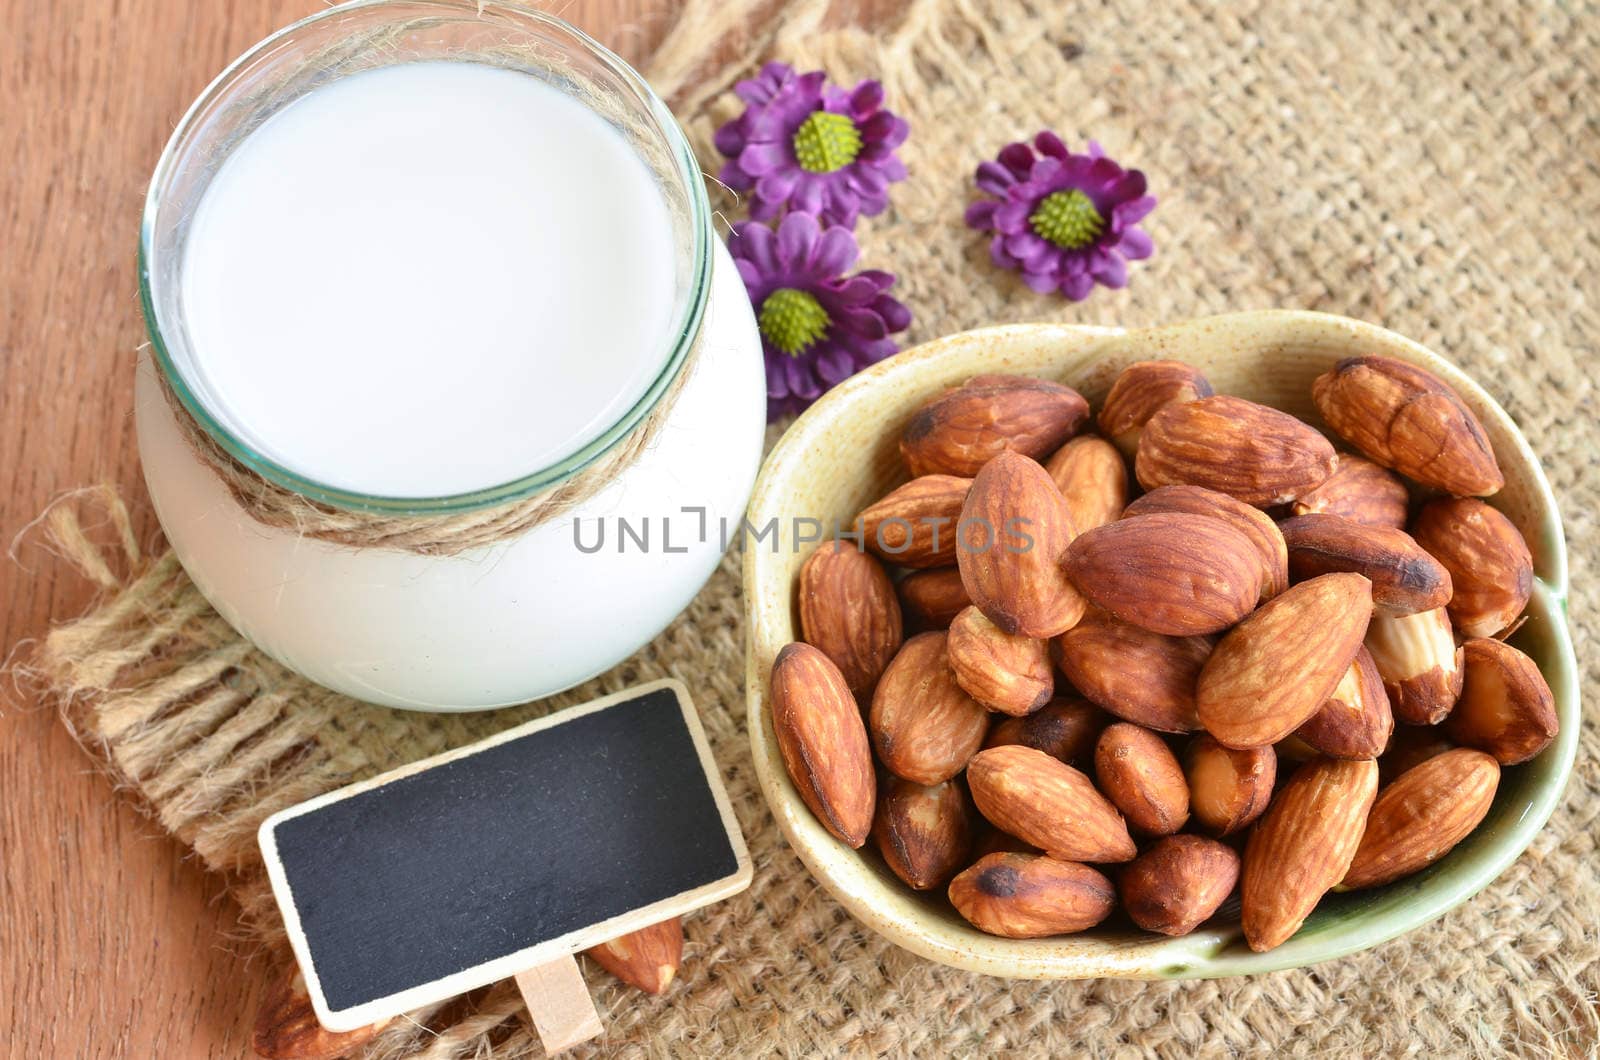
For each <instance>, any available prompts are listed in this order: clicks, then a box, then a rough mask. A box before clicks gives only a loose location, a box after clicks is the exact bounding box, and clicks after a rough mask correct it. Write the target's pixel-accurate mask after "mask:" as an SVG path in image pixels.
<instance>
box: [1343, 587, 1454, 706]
mask: <svg viewBox="0 0 1600 1060" xmlns="http://www.w3.org/2000/svg"><path fill="white" fill-rule="evenodd" d="M1366 644H1367V650H1368V651H1370V652H1371V653H1372V661H1373V664H1374V665H1375V666H1377V668H1378V675H1379V676H1380V677H1382V678H1383V687H1384V689H1385V690H1386V691H1387V692H1388V693H1389V704H1390V706H1392V707H1393V708H1394V716H1395V719H1396V720H1397V721H1401V722H1404V723H1405V724H1407V725H1437V724H1438V723H1439V722H1440V721H1442V720H1443V719H1444V717H1445V715H1447V714H1449V713H1450V710H1451V708H1453V707H1454V706H1455V705H1456V700H1457V698H1459V697H1460V695H1461V649H1460V648H1457V647H1456V638H1455V634H1454V633H1452V632H1451V630H1450V616H1449V615H1448V614H1446V613H1445V609H1444V608H1442V607H1440V608H1436V609H1434V610H1432V611H1419V612H1418V613H1417V614H1414V615H1389V614H1384V613H1383V612H1377V613H1374V614H1373V616H1372V623H1371V625H1369V626H1368V627H1367V640H1366Z"/></svg>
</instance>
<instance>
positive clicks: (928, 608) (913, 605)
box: [897, 567, 972, 633]
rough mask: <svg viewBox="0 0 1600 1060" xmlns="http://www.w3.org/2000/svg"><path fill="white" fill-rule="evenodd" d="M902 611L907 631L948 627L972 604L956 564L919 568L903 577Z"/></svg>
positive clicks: (901, 586) (919, 631)
mask: <svg viewBox="0 0 1600 1060" xmlns="http://www.w3.org/2000/svg"><path fill="white" fill-rule="evenodd" d="M897 588H898V591H899V593H900V612H901V614H902V616H903V617H904V621H905V626H906V629H907V631H908V632H917V633H921V632H924V631H926V630H930V629H947V628H948V627H949V625H950V623H951V621H953V620H954V619H955V617H956V616H957V615H959V614H960V613H961V611H962V609H963V608H965V607H968V606H970V605H971V604H972V599H971V598H970V597H969V596H967V587H966V586H965V585H962V584H961V571H960V570H959V569H957V568H955V567H939V568H937V569H935V570H919V571H916V572H915V573H912V574H908V575H906V576H905V577H904V578H902V579H900V584H899V586H898V587H897Z"/></svg>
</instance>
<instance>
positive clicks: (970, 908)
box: [950, 853, 1117, 939]
mask: <svg viewBox="0 0 1600 1060" xmlns="http://www.w3.org/2000/svg"><path fill="white" fill-rule="evenodd" d="M1116 898H1117V896H1116V892H1115V891H1114V890H1112V888H1111V881H1110V880H1108V879H1106V878H1105V877H1104V876H1102V875H1101V874H1100V873H1098V872H1096V871H1095V870H1094V869H1091V868H1090V867H1089V866H1087V865H1079V864H1076V863H1074V862H1070V861H1057V860H1056V859H1055V858H1047V857H1040V856H1039V855H1037V854H1011V853H996V854H988V855H985V856H984V857H983V858H982V859H981V860H980V861H978V863H977V864H975V865H973V866H972V867H971V868H969V869H967V870H966V871H965V872H963V873H962V874H961V875H959V876H957V877H956V878H955V879H953V880H951V881H950V904H951V905H953V906H955V907H956V912H958V913H960V914H961V915H962V916H964V917H966V919H967V921H968V923H970V924H972V926H973V927H975V928H977V929H978V930H979V931H985V932H988V933H989V934H991V935H1002V936H1004V937H1005V938H1010V939H1035V938H1043V937H1045V936H1048V935H1066V934H1070V933H1071V932H1074V931H1083V930H1085V929H1087V928H1092V927H1094V926H1095V925H1096V924H1098V923H1100V921H1102V920H1104V919H1105V918H1106V917H1108V916H1110V915H1111V910H1112V909H1113V908H1114V907H1115V906H1116Z"/></svg>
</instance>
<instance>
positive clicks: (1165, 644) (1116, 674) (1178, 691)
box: [1056, 611, 1212, 732]
mask: <svg viewBox="0 0 1600 1060" xmlns="http://www.w3.org/2000/svg"><path fill="white" fill-rule="evenodd" d="M1056 644H1057V645H1058V646H1059V647H1060V649H1061V669H1062V671H1063V672H1065V673H1066V675H1067V679H1068V680H1069V681H1071V682H1072V687H1074V688H1076V689H1077V690H1078V691H1080V692H1082V693H1083V694H1084V695H1085V696H1087V697H1088V698H1089V699H1091V700H1093V701H1094V702H1095V704H1097V705H1098V706H1100V707H1102V708H1103V709H1105V710H1107V711H1109V712H1110V713H1112V714H1115V715H1116V716H1117V717H1119V718H1122V719H1123V720H1125V721H1131V722H1135V723H1136V724H1139V725H1143V726H1145V727H1146V728H1149V729H1157V730H1159V731H1161V732H1193V731H1194V730H1195V729H1198V728H1199V727H1200V719H1199V717H1198V716H1197V715H1196V714H1195V705H1194V690H1195V684H1196V682H1197V681H1198V680H1199V678H1200V668H1201V667H1202V666H1204V665H1205V662H1206V659H1207V658H1209V657H1210V655H1211V646H1212V641H1211V638H1209V637H1168V636H1165V635H1163V634H1161V633H1152V632H1150V631H1149V630H1147V629H1140V628H1139V627H1138V626H1135V625H1132V624H1130V623H1128V622H1124V621H1122V620H1121V619H1119V618H1116V617H1115V616H1113V615H1109V614H1107V613H1105V612H1104V611H1093V612H1090V613H1089V614H1088V615H1087V616H1085V618H1084V620H1083V621H1082V622H1079V623H1078V624H1077V625H1076V626H1074V627H1072V628H1071V629H1069V630H1067V631H1066V632H1065V633H1063V634H1061V636H1059V637H1057V638H1056Z"/></svg>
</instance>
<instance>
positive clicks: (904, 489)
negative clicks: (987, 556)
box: [857, 475, 972, 569]
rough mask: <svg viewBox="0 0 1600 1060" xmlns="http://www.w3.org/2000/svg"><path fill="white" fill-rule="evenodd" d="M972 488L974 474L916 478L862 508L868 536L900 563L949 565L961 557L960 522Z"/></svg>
mask: <svg viewBox="0 0 1600 1060" xmlns="http://www.w3.org/2000/svg"><path fill="white" fill-rule="evenodd" d="M971 488H972V480H971V479H970V478H959V477H957V476H955V475H923V476H922V477H920V478H914V479H912V480H911V481H910V482H907V483H906V484H905V485H903V486H899V487H896V488H895V489H893V490H891V491H890V492H889V494H888V496H886V497H884V498H883V499H882V500H880V501H878V502H877V503H876V504H872V505H869V506H868V507H867V508H866V509H865V510H864V511H862V513H861V515H860V516H859V517H858V518H857V522H858V523H859V524H860V528H861V537H862V541H863V543H864V544H865V546H866V547H867V548H869V549H871V550H872V551H873V552H874V553H875V554H877V555H879V556H881V557H883V558H884V559H885V560H887V561H888V562H890V563H893V564H896V565H897V566H901V567H911V568H914V569H920V568H925V567H946V566H949V565H950V564H952V563H954V562H955V561H956V523H957V522H958V521H959V520H960V519H961V505H962V503H963V502H965V501H966V499H967V490H969V489H971Z"/></svg>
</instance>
